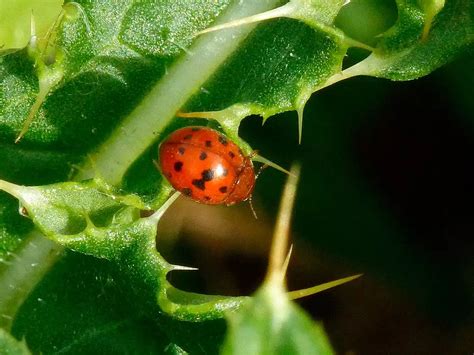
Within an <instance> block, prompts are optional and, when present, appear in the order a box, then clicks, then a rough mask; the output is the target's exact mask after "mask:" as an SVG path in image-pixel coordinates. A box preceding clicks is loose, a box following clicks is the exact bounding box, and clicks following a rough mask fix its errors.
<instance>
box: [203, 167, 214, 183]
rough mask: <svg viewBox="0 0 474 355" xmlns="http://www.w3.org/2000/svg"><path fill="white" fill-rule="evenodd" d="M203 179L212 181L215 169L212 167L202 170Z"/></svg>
mask: <svg viewBox="0 0 474 355" xmlns="http://www.w3.org/2000/svg"><path fill="white" fill-rule="evenodd" d="M201 176H202V180H203V181H211V180H212V179H214V171H213V170H211V169H206V170H203V171H202V172H201Z"/></svg>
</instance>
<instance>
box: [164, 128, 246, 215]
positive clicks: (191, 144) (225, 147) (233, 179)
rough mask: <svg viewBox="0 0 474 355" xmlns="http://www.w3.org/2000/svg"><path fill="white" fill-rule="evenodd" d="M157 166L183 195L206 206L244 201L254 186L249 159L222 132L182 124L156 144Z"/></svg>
mask: <svg viewBox="0 0 474 355" xmlns="http://www.w3.org/2000/svg"><path fill="white" fill-rule="evenodd" d="M159 154H160V162H159V169H160V170H161V172H162V173H163V175H164V176H165V177H166V178H167V179H168V181H169V182H170V183H171V185H172V186H173V187H174V188H175V189H176V190H178V191H180V192H181V193H182V194H183V195H186V196H188V197H190V198H192V199H193V200H195V201H197V202H201V203H206V204H210V205H217V204H226V205H228V206H229V205H233V204H235V203H237V202H242V201H245V200H247V199H248V198H249V197H250V196H251V194H252V191H253V188H254V186H255V172H254V169H253V164H252V161H251V160H250V158H249V157H247V156H245V155H244V154H243V152H242V151H241V150H240V149H239V147H238V146H237V145H236V144H235V143H234V142H232V141H230V140H229V139H228V138H227V137H226V136H224V135H223V134H222V133H220V132H218V131H216V130H213V129H211V128H207V127H186V128H181V129H178V130H177V131H174V132H173V133H171V134H170V135H169V136H168V137H167V138H166V139H165V140H164V141H163V142H162V143H161V145H160V147H159Z"/></svg>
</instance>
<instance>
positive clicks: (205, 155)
mask: <svg viewBox="0 0 474 355" xmlns="http://www.w3.org/2000/svg"><path fill="white" fill-rule="evenodd" d="M206 158H207V153H206V152H201V155H199V160H205V159H206Z"/></svg>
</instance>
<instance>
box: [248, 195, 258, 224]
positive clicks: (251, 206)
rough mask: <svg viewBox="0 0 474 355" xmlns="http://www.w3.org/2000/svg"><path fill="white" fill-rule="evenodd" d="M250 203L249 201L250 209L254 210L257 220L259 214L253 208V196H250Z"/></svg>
mask: <svg viewBox="0 0 474 355" xmlns="http://www.w3.org/2000/svg"><path fill="white" fill-rule="evenodd" d="M248 201H249V205H250V209H251V210H252V214H253V216H254V217H255V219H258V216H257V212H256V211H255V208H254V207H253V203H252V195H250V196H249V200H248Z"/></svg>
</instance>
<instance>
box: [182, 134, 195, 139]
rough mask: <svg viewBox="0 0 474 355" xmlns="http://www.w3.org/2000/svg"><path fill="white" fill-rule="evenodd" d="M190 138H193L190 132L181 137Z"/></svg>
mask: <svg viewBox="0 0 474 355" xmlns="http://www.w3.org/2000/svg"><path fill="white" fill-rule="evenodd" d="M191 138H193V135H192V134H186V135H185V136H184V137H183V139H185V140H190V139H191Z"/></svg>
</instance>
